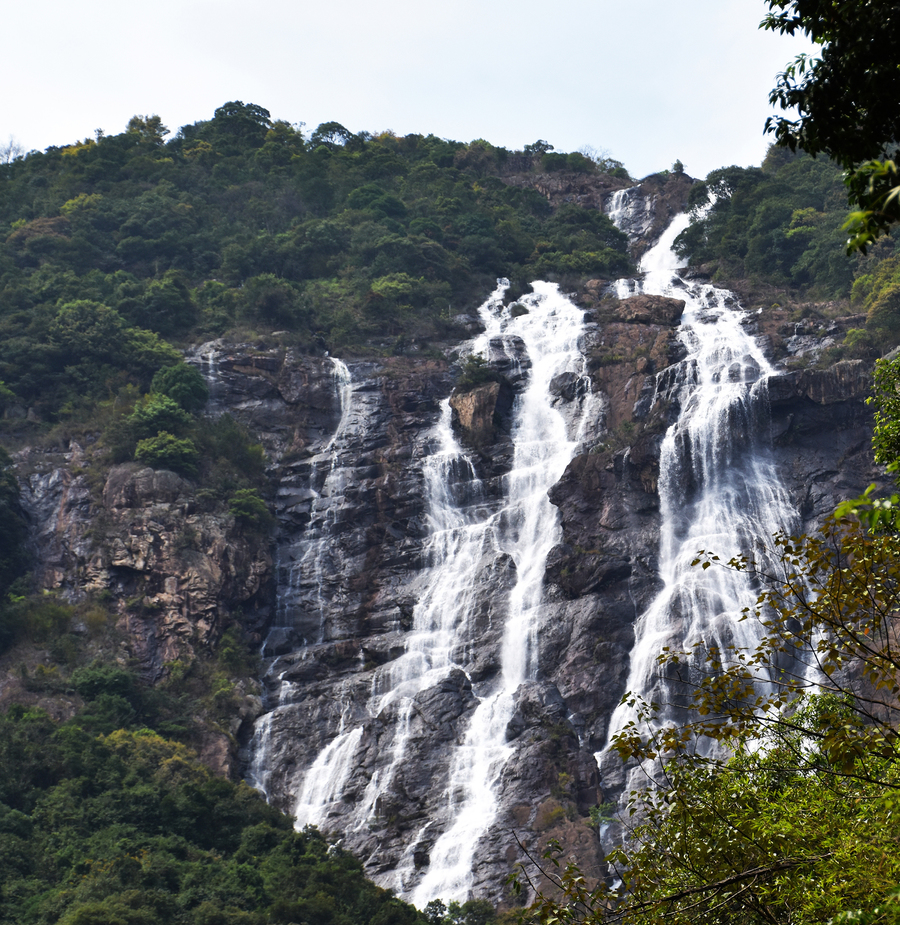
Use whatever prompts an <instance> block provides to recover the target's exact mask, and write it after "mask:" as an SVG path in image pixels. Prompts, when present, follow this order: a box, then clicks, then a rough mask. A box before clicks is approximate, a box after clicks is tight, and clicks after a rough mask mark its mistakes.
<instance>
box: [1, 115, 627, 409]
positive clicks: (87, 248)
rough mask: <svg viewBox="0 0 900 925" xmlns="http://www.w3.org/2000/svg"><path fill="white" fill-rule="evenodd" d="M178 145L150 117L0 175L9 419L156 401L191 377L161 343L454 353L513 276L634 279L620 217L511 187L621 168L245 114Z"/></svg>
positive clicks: (544, 149)
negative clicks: (153, 396) (284, 338)
mask: <svg viewBox="0 0 900 925" xmlns="http://www.w3.org/2000/svg"><path fill="white" fill-rule="evenodd" d="M167 134H168V130H167V129H166V127H165V126H163V125H162V123H161V122H160V120H159V117H156V116H151V117H135V118H134V119H132V120H131V122H130V123H129V126H128V130H127V131H125V132H123V133H121V134H119V135H113V136H102V137H98V138H97V139H88V140H85V141H83V142H81V143H78V144H73V145H70V146H68V147H61V148H49V149H48V150H47V151H44V152H33V153H31V154H29V155H27V156H26V157H23V158H19V159H16V160H14V161H12V162H11V163H9V164H5V165H0V238H2V239H3V241H2V244H0V338H2V343H3V348H2V353H0V379H2V380H3V381H4V382H5V383H6V387H7V390H8V391H6V392H4V393H3V395H2V396H0V397H2V399H3V401H4V403H5V405H6V407H10V406H11V405H16V406H21V407H22V408H28V409H31V411H32V416H35V415H36V416H37V417H39V418H42V419H54V418H55V417H57V416H59V415H66V414H67V413H71V412H72V411H76V410H77V408H75V407H73V403H74V405H77V404H78V403H79V402H80V403H82V404H83V403H84V402H86V401H90V400H96V399H98V398H100V397H107V396H109V395H114V394H115V393H116V392H117V390H118V389H120V388H122V387H123V386H124V385H127V384H129V383H131V384H134V385H136V386H138V387H140V388H141V389H146V388H147V387H148V386H149V384H150V380H151V379H152V377H153V375H154V374H155V373H156V371H157V370H158V369H160V368H161V367H164V366H167V365H171V364H173V363H175V362H177V359H178V355H177V354H176V353H175V352H174V351H173V350H172V349H171V347H169V345H168V344H167V343H166V339H168V340H172V339H174V340H175V341H176V342H177V341H179V340H181V339H185V338H191V339H192V340H194V341H196V340H198V339H202V338H205V337H213V336H217V335H220V334H223V333H224V332H226V331H234V330H235V329H238V330H243V331H244V332H252V331H272V330H273V329H282V330H284V329H287V330H289V331H290V332H291V336H292V337H294V338H295V339H296V341H297V342H299V343H300V344H302V345H305V346H306V347H309V348H311V349H316V348H322V347H326V346H327V347H328V348H329V349H331V350H332V351H341V352H346V351H348V350H351V349H353V348H356V349H366V350H372V349H382V350H383V349H385V348H387V349H390V350H404V349H406V347H407V346H408V345H409V344H410V343H411V342H412V341H416V342H417V343H418V345H419V346H420V347H422V346H424V345H426V344H427V342H428V341H429V340H430V339H433V338H440V337H447V336H449V337H452V338H458V337H459V336H460V331H459V329H458V328H457V327H456V326H455V324H454V322H453V317H454V315H456V314H458V313H459V312H461V311H464V310H465V309H466V308H467V307H468V306H469V305H471V303H472V301H473V300H477V299H478V298H479V297H482V296H483V294H484V293H485V292H487V291H490V289H491V288H493V279H494V278H495V277H497V276H499V275H505V276H509V277H510V278H512V279H514V280H516V281H518V284H519V285H520V286H524V285H525V284H526V283H527V282H528V281H529V280H530V279H534V278H538V277H544V278H546V277H548V276H549V277H555V278H559V277H571V278H576V277H583V276H586V275H587V276H609V277H611V276H617V275H620V274H622V273H624V272H626V271H627V270H628V269H629V267H630V262H629V260H628V257H627V256H626V252H625V238H624V236H623V235H622V234H621V233H620V232H619V231H618V230H616V229H615V228H614V227H613V225H612V223H611V222H610V221H609V220H608V219H607V218H606V217H605V216H603V215H602V214H600V213H599V212H597V211H596V210H586V209H582V208H579V207H577V206H574V205H563V206H562V207H561V208H558V209H556V210H552V209H551V208H550V206H549V204H548V202H547V199H546V198H545V197H544V196H542V195H541V194H540V193H538V192H536V191H535V190H534V189H532V188H529V187H528V185H527V184H525V185H521V186H516V185H512V184H510V183H507V182H504V179H505V178H508V177H509V176H512V175H522V174H528V173H530V172H533V171H537V170H543V171H554V170H565V171H570V172H575V173H579V174H581V175H583V176H585V177H590V176H592V175H597V174H598V172H599V171H600V170H601V169H603V170H605V171H608V172H610V171H611V172H612V173H614V174H617V175H619V176H620V180H619V183H620V185H621V175H624V176H625V177H626V178H627V173H625V171H624V169H623V168H622V167H621V165H620V164H617V163H616V162H609V161H606V162H602V163H601V164H598V163H595V162H594V161H593V160H591V159H589V158H587V157H585V156H584V155H582V154H577V153H575V154H569V155H564V154H560V153H557V152H554V151H553V150H552V146H550V145H547V144H546V143H544V142H540V143H536V144H535V145H533V146H528V148H527V149H526V151H521V152H511V151H508V150H506V149H504V148H497V147H494V146H493V145H491V144H489V143H488V142H486V141H475V142H472V143H471V144H463V143H460V142H453V141H447V140H444V139H440V138H437V137H435V136H433V135H429V136H427V137H424V136H421V135H409V136H406V137H402V138H401V137H396V136H394V135H393V134H391V133H382V134H379V135H370V134H369V133H365V132H363V133H360V134H358V135H353V134H351V133H350V132H348V131H347V130H346V129H344V128H343V127H342V126H340V125H338V124H337V123H328V124H326V125H322V126H319V128H318V129H317V130H316V131H315V132H313V133H312V134H311V135H310V136H309V137H306V136H304V135H303V134H302V133H301V131H300V130H299V129H297V128H295V127H293V126H291V125H289V124H288V123H287V122H283V121H273V120H272V119H271V118H270V115H269V113H268V112H267V111H266V110H265V109H263V108H262V107H260V106H255V105H250V104H247V105H245V104H243V103H240V102H232V103H226V104H225V105H224V106H222V107H220V108H219V109H217V110H216V112H215V115H214V117H213V118H212V119H210V120H208V121H205V122H198V123H195V124H193V125H186V126H184V127H183V128H182V129H181V130H180V131H179V132H178V133H177V134H176V135H175V137H174V138H172V139H171V140H169V141H166V140H165V139H166V135H167ZM501 178H503V179H501ZM613 182H614V183H615V181H613ZM4 229H5V230H4Z"/></svg>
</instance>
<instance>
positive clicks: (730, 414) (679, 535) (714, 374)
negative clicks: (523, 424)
mask: <svg viewBox="0 0 900 925" xmlns="http://www.w3.org/2000/svg"><path fill="white" fill-rule="evenodd" d="M687 222H688V216H687V215H681V216H678V217H677V218H676V219H675V220H674V221H673V223H672V224H671V226H670V227H669V229H668V230H667V231H666V233H665V234H664V235H663V237H662V238H661V240H660V241H659V243H658V244H657V245H656V246H655V247H654V248H652V249H651V250H650V251H648V252H647V254H646V255H645V256H644V259H643V261H642V263H641V269H642V270H643V271H644V278H643V281H642V282H640V283H638V282H635V281H633V280H620V281H619V283H618V284H617V291H618V294H619V296H620V297H624V296H627V295H630V294H636V293H637V292H643V293H647V294H655V295H669V296H675V297H677V298H681V299H684V300H685V311H684V316H683V319H682V323H681V330H680V334H679V336H680V339H681V341H682V342H683V344H684V346H685V347H686V349H687V356H686V357H685V359H684V360H682V362H680V363H678V364H677V365H676V366H674V367H671V368H670V369H668V370H666V371H665V372H664V373H663V374H662V375H661V376H660V377H659V379H658V382H657V400H666V401H672V402H675V403H676V405H677V407H678V408H679V413H678V418H677V420H676V421H675V423H674V424H672V426H671V427H670V428H669V429H668V431H667V433H666V435H665V438H664V439H663V442H662V447H661V452H660V479H659V496H660V510H661V535H660V550H659V574H660V578H661V579H662V582H663V588H662V590H661V591H660V593H659V595H658V596H657V597H656V599H655V600H654V601H653V603H652V604H651V606H650V607H649V608H648V609H647V610H646V612H645V613H644V614H643V615H642V616H641V617H640V619H639V620H638V622H637V624H636V626H635V643H634V648H633V650H632V654H631V666H630V672H629V677H628V682H627V689H628V690H629V691H630V692H633V693H636V694H639V695H640V696H641V697H642V698H643V699H644V700H646V701H655V702H657V703H658V704H660V705H661V711H662V712H661V714H660V716H659V720H660V721H661V722H666V721H670V720H677V712H676V711H675V710H674V708H673V707H672V706H671V704H672V701H673V700H675V699H677V695H676V692H675V689H674V688H673V686H672V684H671V683H670V682H668V681H666V680H665V679H663V678H660V677H658V676H657V674H656V671H655V668H656V659H657V656H658V655H659V654H660V652H661V651H662V650H663V648H664V647H665V646H669V647H670V648H671V649H672V650H678V649H682V648H685V647H690V646H692V645H693V644H694V643H697V642H701V641H702V642H703V643H704V644H705V646H718V647H720V648H724V647H726V646H728V645H736V646H739V647H752V646H754V645H755V643H756V642H758V641H759V633H760V627H759V626H758V625H757V624H756V623H755V622H754V621H752V620H744V621H742V620H741V611H742V608H744V607H746V606H748V605H750V604H752V603H753V602H754V601H755V599H756V592H755V590H754V589H753V587H752V586H751V583H750V580H749V578H748V576H747V575H746V574H745V573H741V572H735V571H732V570H727V569H720V568H710V569H706V570H701V569H699V568H694V567H692V566H691V563H692V561H694V559H695V558H696V555H697V553H698V551H699V550H701V549H703V550H710V551H712V552H714V553H715V554H717V555H718V556H719V557H720V558H721V559H722V560H723V561H727V560H728V559H729V558H731V557H732V556H734V555H738V554H740V553H743V552H748V551H751V550H753V551H755V549H756V546H757V544H758V540H759V538H761V537H762V538H766V537H770V536H771V535H772V534H773V533H776V532H777V531H779V530H788V531H789V530H790V529H791V528H792V526H793V525H794V523H795V520H796V514H795V512H794V510H793V509H792V507H791V505H790V503H789V499H788V495H787V492H786V490H785V489H784V487H783V486H782V484H781V481H780V479H779V476H778V473H777V472H776V469H775V466H774V463H773V460H772V457H771V453H770V447H769V443H768V421H769V418H768V398H767V387H766V381H767V377H768V376H770V375H772V374H774V373H775V370H774V369H773V368H772V366H771V365H770V364H769V362H768V360H767V359H766V357H765V356H764V354H763V352H762V350H761V349H760V346H759V344H758V343H757V342H756V340H755V339H754V338H753V337H752V336H751V335H750V334H748V333H747V331H746V330H745V327H744V324H743V322H744V321H745V315H744V313H743V312H742V311H741V310H740V309H739V308H738V307H736V300H735V298H734V296H733V295H732V294H731V293H729V292H727V291H725V290H722V289H717V288H716V287H714V286H710V285H697V284H693V283H690V284H689V283H685V282H684V281H683V280H682V279H681V278H680V277H679V276H678V275H677V273H676V272H675V271H676V270H677V269H678V268H679V266H680V264H679V262H678V260H677V258H676V257H675V255H674V253H673V251H672V244H673V242H674V240H675V238H676V236H677V235H678V234H679V233H680V232H681V231H682V230H683V229H684V228H685V227H686V226H687ZM696 670H697V671H698V672H701V673H702V672H703V667H702V665H701V666H698V667H697V668H696ZM763 680H764V679H763ZM634 719H635V712H634V710H633V709H632V708H629V707H628V706H626V705H624V704H623V705H620V706H619V707H618V708H617V709H616V711H615V713H614V714H613V716H612V718H611V720H610V732H609V734H610V738H611V737H612V736H613V735H615V734H616V733H617V732H619V731H620V730H621V729H622V728H623V727H624V726H625V725H626V724H627V723H628V722H630V721H633V720H634ZM602 755H603V753H599V754H598V759H599V760H601V767H602V761H603V757H602Z"/></svg>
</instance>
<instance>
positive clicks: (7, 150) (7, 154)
mask: <svg viewBox="0 0 900 925" xmlns="http://www.w3.org/2000/svg"><path fill="white" fill-rule="evenodd" d="M24 153H25V148H23V147H22V145H21V144H19V142H18V141H16V139H15V138H14V137H13V136H12V135H10V136H9V138H8V139H7V140H6V141H5V142H3V143H2V144H0V164H11V163H12V162H13V161H15V160H18V158H20V157H21V156H22V155H23V154H24Z"/></svg>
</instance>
